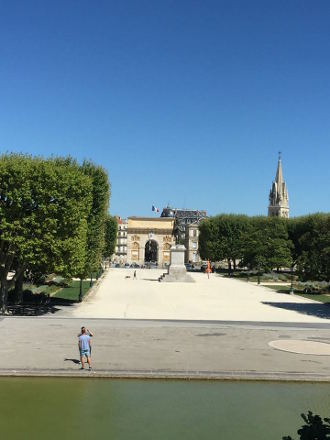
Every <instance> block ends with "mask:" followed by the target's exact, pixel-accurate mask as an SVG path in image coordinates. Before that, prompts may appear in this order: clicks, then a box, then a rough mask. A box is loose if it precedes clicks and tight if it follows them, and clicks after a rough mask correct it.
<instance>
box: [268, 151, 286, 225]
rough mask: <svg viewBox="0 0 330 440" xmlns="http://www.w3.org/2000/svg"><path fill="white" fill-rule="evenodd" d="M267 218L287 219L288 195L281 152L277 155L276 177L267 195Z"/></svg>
mask: <svg viewBox="0 0 330 440" xmlns="http://www.w3.org/2000/svg"><path fill="white" fill-rule="evenodd" d="M268 216H270V217H274V216H276V217H289V195H288V190H287V187H286V184H285V182H284V179H283V172H282V160H281V152H279V153H278V162H277V170H276V176H275V180H274V182H273V185H272V189H271V190H270V193H269V206H268Z"/></svg>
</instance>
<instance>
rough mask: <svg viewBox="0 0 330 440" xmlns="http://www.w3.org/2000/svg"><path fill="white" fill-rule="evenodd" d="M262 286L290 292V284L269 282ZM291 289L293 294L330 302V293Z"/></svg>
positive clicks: (280, 291) (281, 291)
mask: <svg viewBox="0 0 330 440" xmlns="http://www.w3.org/2000/svg"><path fill="white" fill-rule="evenodd" d="M263 287H268V288H270V289H273V290H276V292H279V293H289V292H290V286H279V285H272V284H269V285H267V286H265V285H264V286H263ZM293 291H294V294H295V295H298V296H302V297H303V298H308V299H312V300H314V301H319V302H322V303H330V295H325V294H314V293H310V294H306V293H303V291H302V290H299V289H297V288H294V290H293Z"/></svg>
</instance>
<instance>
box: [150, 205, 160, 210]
mask: <svg viewBox="0 0 330 440" xmlns="http://www.w3.org/2000/svg"><path fill="white" fill-rule="evenodd" d="M151 210H152V211H154V212H159V209H158V208H156V206H155V205H152V208H151Z"/></svg>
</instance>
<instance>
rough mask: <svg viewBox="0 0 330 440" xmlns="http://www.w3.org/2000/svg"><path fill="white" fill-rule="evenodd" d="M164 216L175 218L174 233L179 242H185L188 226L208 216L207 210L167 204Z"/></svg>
mask: <svg viewBox="0 0 330 440" xmlns="http://www.w3.org/2000/svg"><path fill="white" fill-rule="evenodd" d="M161 217H162V218H174V219H175V222H174V235H175V238H176V241H177V243H184V242H185V238H186V226H187V225H190V224H193V223H197V224H199V222H200V221H201V220H202V219H203V218H205V217H206V211H199V210H198V209H178V208H171V207H170V206H167V207H166V208H163V211H162V213H161Z"/></svg>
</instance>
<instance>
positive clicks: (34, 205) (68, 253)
mask: <svg viewBox="0 0 330 440" xmlns="http://www.w3.org/2000/svg"><path fill="white" fill-rule="evenodd" d="M108 200H109V183H108V177H107V174H106V173H105V171H104V170H103V169H102V168H101V167H98V166H96V165H94V164H92V163H91V162H84V163H83V165H82V166H80V165H79V164H77V162H76V161H75V160H73V159H72V158H70V157H68V158H51V159H43V158H40V157H32V156H29V155H22V154H6V155H3V156H0V307H1V310H2V312H4V311H5V310H6V303H7V295H8V289H9V288H10V287H11V286H13V285H14V284H15V282H16V281H17V280H18V279H19V278H20V277H21V275H22V273H23V272H24V271H25V270H27V269H28V270H30V271H32V272H34V273H36V272H40V273H45V274H46V273H50V272H56V273H58V274H61V275H63V276H66V277H67V276H75V275H76V276H77V275H80V274H85V273H86V272H87V271H90V270H93V269H94V268H96V267H97V268H98V266H99V264H100V262H101V258H102V251H103V247H104V223H105V215H106V211H107V208H108ZM10 271H14V276H13V278H12V279H11V280H9V277H8V274H9V272H10ZM89 273H90V272H89Z"/></svg>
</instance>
